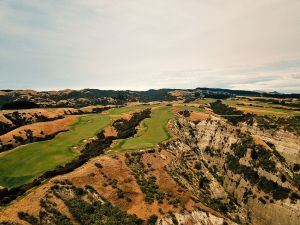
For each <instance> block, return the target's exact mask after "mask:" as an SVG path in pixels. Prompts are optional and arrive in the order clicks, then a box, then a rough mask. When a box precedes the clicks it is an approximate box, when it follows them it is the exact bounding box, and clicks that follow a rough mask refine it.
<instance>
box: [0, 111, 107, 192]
mask: <svg viewBox="0 0 300 225" xmlns="http://www.w3.org/2000/svg"><path fill="white" fill-rule="evenodd" d="M110 123H111V121H110V119H109V117H108V116H106V115H100V114H90V115H84V116H81V117H80V118H79V120H78V121H77V122H76V123H75V124H73V125H72V126H71V127H70V130H69V131H67V132H64V133H60V134H59V135H57V136H56V137H55V138H53V139H52V140H48V141H42V142H36V143H32V144H27V145H24V146H20V147H18V148H15V149H14V150H11V151H8V152H4V153H2V154H0V186H6V187H12V186H16V185H20V184H23V183H26V182H28V181H30V180H32V179H33V178H34V177H36V176H38V175H40V174H42V173H43V172H45V171H47V170H50V169H53V168H54V167H56V166H57V165H61V164H64V163H66V162H68V161H70V160H72V159H73V158H74V157H76V155H77V154H76V153H75V152H74V151H72V149H71V146H74V145H77V144H79V143H80V141H82V140H83V139H85V138H88V137H91V136H93V135H95V134H96V133H97V132H99V130H101V129H103V128H104V127H106V126H107V125H109V124H110Z"/></svg>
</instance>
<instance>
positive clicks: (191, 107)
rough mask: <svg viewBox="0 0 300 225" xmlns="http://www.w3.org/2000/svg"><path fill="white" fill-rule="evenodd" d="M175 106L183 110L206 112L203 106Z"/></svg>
mask: <svg viewBox="0 0 300 225" xmlns="http://www.w3.org/2000/svg"><path fill="white" fill-rule="evenodd" d="M175 108H178V109H181V110H188V111H195V112H204V111H205V110H204V109H203V108H199V107H194V106H189V105H182V106H176V107H175Z"/></svg>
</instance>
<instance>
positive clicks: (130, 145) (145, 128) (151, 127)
mask: <svg viewBox="0 0 300 225" xmlns="http://www.w3.org/2000/svg"><path fill="white" fill-rule="evenodd" d="M172 118H174V114H173V112H172V107H171V106H158V107H157V108H153V109H152V113H151V118H147V119H145V120H144V121H143V122H142V123H141V125H140V126H139V131H138V133H137V134H136V135H135V136H134V137H132V138H128V139H122V140H117V141H116V143H115V145H114V147H112V148H111V151H112V152H118V151H127V150H137V149H144V148H150V147H153V146H155V145H157V144H158V143H160V142H162V141H165V140H168V139H169V138H170V137H171V136H170V134H169V133H168V131H167V123H168V121H169V120H170V119H172Z"/></svg>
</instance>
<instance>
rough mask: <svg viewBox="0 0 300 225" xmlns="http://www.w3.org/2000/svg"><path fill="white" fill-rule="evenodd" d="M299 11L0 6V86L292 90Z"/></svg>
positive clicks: (5, 2) (281, 7) (27, 2)
mask: <svg viewBox="0 0 300 225" xmlns="http://www.w3.org/2000/svg"><path fill="white" fill-rule="evenodd" d="M299 11H300V2H299V1H297V0H289V1H284V0H260V1H255V2H254V1H252V0H243V1H240V0H228V1H220V0H187V1H181V0H164V1H153V0H129V1H122V0H110V1H108V0H84V1H83V0H74V1H66V0H53V1H40V0H2V1H0V76H1V80H4V82H1V83H0V88H17V87H18V88H22V83H24V84H25V83H26V84H27V85H26V86H25V85H24V86H23V87H24V88H25V87H26V88H27V87H29V88H36V89H52V88H55V89H58V88H75V87H76V88H84V87H97V88H116V89H147V88H160V87H178V88H179V87H182V88H187V87H195V86H214V87H231V88H239V87H241V88H247V89H252V88H253V89H262V88H265V89H266V90H271V89H272V90H273V89H278V90H279V91H286V92H290V91H297V92H300V88H297V87H295V85H294V84H295V83H297V81H298V79H297V78H295V77H293V76H292V75H294V74H299V73H300V65H299V63H296V64H294V65H290V63H291V62H299V59H300V45H299V43H300V14H299ZM282 61H283V62H282ZM280 62H282V63H280ZM261 65H262V66H261ZM264 65H266V66H267V67H264ZM272 65H277V68H273V67H272ZM285 67H286V68H287V69H283V68H285ZM166 71H169V72H166ZM284 76H290V78H288V79H287V80H288V82H286V81H283V82H282V84H284V86H282V85H281V86H280V85H279V84H278V83H276V82H275V81H280V80H281V79H282V77H284ZM264 80H265V82H264ZM265 83H266V84H267V85H263V84H265ZM7 84H9V86H7Z"/></svg>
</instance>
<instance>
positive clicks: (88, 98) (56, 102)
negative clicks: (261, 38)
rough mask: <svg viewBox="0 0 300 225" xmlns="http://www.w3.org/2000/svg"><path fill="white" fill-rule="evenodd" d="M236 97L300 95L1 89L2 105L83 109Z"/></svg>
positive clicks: (211, 90)
mask: <svg viewBox="0 0 300 225" xmlns="http://www.w3.org/2000/svg"><path fill="white" fill-rule="evenodd" d="M235 96H252V97H270V98H300V94H282V93H278V92H270V93H267V92H263V93H261V92H257V91H245V90H230V89H221V88H196V89H167V88H166V89H150V90H148V91H130V90H124V91H115V90H99V89H82V90H70V89H66V90H60V91H41V92H38V91H34V90H0V106H2V105H4V104H7V103H11V102H16V101H30V102H33V103H35V104H38V105H39V106H40V107H77V108H79V107H84V106H88V105H98V104H101V105H108V104H118V105H120V104H124V103H126V102H135V101H139V102H151V101H173V100H186V101H189V100H193V99H196V98H217V99H225V98H229V97H235Z"/></svg>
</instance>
